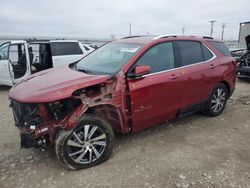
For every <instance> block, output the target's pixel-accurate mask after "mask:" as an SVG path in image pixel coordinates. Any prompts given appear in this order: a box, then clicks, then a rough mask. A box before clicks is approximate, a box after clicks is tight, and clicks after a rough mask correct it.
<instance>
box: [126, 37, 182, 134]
mask: <svg viewBox="0 0 250 188" xmlns="http://www.w3.org/2000/svg"><path fill="white" fill-rule="evenodd" d="M140 65H147V66H150V67H151V72H150V73H149V74H148V75H145V76H143V77H141V78H137V79H128V84H129V90H130V100H131V115H132V121H133V128H132V130H133V131H137V130H140V129H143V128H146V127H149V126H152V125H155V124H157V123H160V122H162V121H164V120H168V119H172V118H174V117H175V116H176V115H177V112H178V109H179V108H180V104H181V92H180V90H181V88H180V85H181V84H180V82H181V77H180V75H179V72H178V71H177V70H175V67H176V65H175V58H174V49H173V44H172V43H171V42H165V43H161V44H157V45H155V46H153V47H151V48H150V49H149V50H147V51H146V52H145V53H144V54H143V55H142V56H141V57H140V58H139V60H138V61H137V62H136V64H135V66H140ZM135 66H134V67H135ZM132 71H133V69H132V70H131V72H132Z"/></svg>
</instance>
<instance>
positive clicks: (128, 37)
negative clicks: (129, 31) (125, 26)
mask: <svg viewBox="0 0 250 188" xmlns="http://www.w3.org/2000/svg"><path fill="white" fill-rule="evenodd" d="M145 36H148V35H134V36H127V37H123V38H121V39H130V38H136V37H145Z"/></svg>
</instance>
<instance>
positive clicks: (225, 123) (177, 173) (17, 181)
mask: <svg viewBox="0 0 250 188" xmlns="http://www.w3.org/2000/svg"><path fill="white" fill-rule="evenodd" d="M8 90H9V88H8V87H3V86H0V121H1V122H0V126H1V131H0V187H1V188H3V187H19V188H21V187H25V188H28V187H32V188H33V187H46V188H47V187H60V188H62V187H72V188H73V187H115V188H117V187H169V188H171V187H186V188H187V187H197V188H203V187H237V188H240V187H242V188H243V187H244V188H245V187H250V144H249V143H250V142H249V141H250V118H249V117H250V83H246V82H241V81H238V83H237V89H236V91H235V93H234V95H233V96H232V97H231V99H230V100H229V102H228V104H227V107H226V109H225V111H224V113H223V114H222V115H221V116H219V117H215V118H209V117H205V116H202V115H200V114H199V113H197V114H194V115H191V116H187V117H184V118H181V119H176V120H174V121H171V122H168V123H163V124H161V125H158V126H155V127H153V128H150V129H147V130H145V131H141V132H139V133H136V134H128V135H116V140H115V143H116V144H115V148H114V151H113V154H112V156H111V158H110V160H108V161H107V162H105V163H104V164H102V165H99V166H96V167H93V168H90V169H86V170H81V171H69V170H66V169H64V168H63V167H61V166H60V164H59V162H58V161H57V159H56V155H55V152H54V149H53V148H50V149H49V150H47V151H45V152H42V151H39V150H35V149H20V147H19V146H20V143H19V142H20V138H19V134H18V130H17V129H16V128H15V126H14V122H13V117H12V113H11V110H10V108H9V107H8V106H9V101H8V96H7V94H8Z"/></svg>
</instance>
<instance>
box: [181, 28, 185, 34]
mask: <svg viewBox="0 0 250 188" xmlns="http://www.w3.org/2000/svg"><path fill="white" fill-rule="evenodd" d="M182 34H183V35H184V34H185V27H183V28H182Z"/></svg>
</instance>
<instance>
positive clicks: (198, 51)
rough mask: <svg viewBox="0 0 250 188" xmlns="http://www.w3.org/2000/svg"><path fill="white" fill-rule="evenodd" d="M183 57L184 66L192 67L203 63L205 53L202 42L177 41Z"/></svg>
mask: <svg viewBox="0 0 250 188" xmlns="http://www.w3.org/2000/svg"><path fill="white" fill-rule="evenodd" d="M176 43H177V44H178V46H179V49H180V55H181V57H182V64H183V66H186V65H192V64H195V63H199V62H202V61H203V52H202V48H201V43H200V42H195V41H177V42H176Z"/></svg>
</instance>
